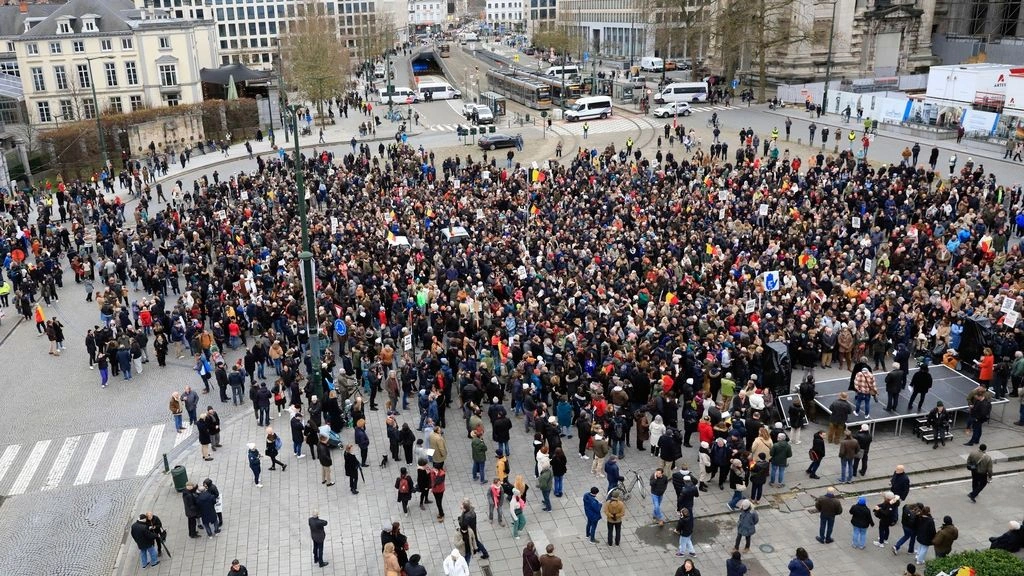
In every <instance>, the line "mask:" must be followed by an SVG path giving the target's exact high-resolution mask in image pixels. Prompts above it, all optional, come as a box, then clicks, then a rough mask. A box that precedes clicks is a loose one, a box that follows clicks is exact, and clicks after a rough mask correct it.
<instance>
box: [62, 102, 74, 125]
mask: <svg viewBox="0 0 1024 576" xmlns="http://www.w3.org/2000/svg"><path fill="white" fill-rule="evenodd" d="M60 117H61V120H64V121H65V122H73V121H74V120H75V103H74V102H72V101H71V100H61V101H60Z"/></svg>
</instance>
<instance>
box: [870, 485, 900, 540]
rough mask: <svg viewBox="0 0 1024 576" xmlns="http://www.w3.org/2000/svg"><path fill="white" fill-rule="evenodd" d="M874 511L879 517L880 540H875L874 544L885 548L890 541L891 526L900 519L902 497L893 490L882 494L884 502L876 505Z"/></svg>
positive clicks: (876, 516)
mask: <svg viewBox="0 0 1024 576" xmlns="http://www.w3.org/2000/svg"><path fill="white" fill-rule="evenodd" d="M872 513H873V514H874V515H875V518H878V540H875V541H874V545H875V546H878V547H879V548H885V544H886V542H888V541H889V532H890V528H892V527H893V526H895V525H896V522H898V521H899V515H900V497H899V496H897V495H895V494H893V493H892V492H888V491H887V492H885V493H884V494H882V502H881V503H880V504H878V506H875V507H874V509H873V510H872Z"/></svg>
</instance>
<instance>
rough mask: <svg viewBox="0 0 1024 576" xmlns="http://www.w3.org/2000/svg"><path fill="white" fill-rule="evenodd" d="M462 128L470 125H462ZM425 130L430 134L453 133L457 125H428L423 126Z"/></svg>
mask: <svg viewBox="0 0 1024 576" xmlns="http://www.w3.org/2000/svg"><path fill="white" fill-rule="evenodd" d="M463 126H470V124H463ZM425 127H426V129H427V130H430V131H431V132H453V133H454V132H455V130H456V129H457V128H458V127H459V125H458V124H429V125H427V126H425Z"/></svg>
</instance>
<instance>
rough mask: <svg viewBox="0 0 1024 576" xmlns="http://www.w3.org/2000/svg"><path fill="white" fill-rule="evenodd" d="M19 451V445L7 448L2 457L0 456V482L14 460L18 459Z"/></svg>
mask: <svg viewBox="0 0 1024 576" xmlns="http://www.w3.org/2000/svg"><path fill="white" fill-rule="evenodd" d="M20 451H21V445H20V444H14V445H12V446H8V447H7V449H6V450H4V453H3V456H0V480H3V479H4V476H6V475H7V471H8V470H10V469H11V465H12V464H14V459H15V458H17V457H18V452H20Z"/></svg>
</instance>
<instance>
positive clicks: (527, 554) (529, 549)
mask: <svg viewBox="0 0 1024 576" xmlns="http://www.w3.org/2000/svg"><path fill="white" fill-rule="evenodd" d="M539 571H540V558H539V557H538V556H537V548H536V546H535V545H534V543H533V541H530V542H527V543H526V547H525V548H523V574H530V575H531V576H533V575H535V574H537V572H539ZM446 576H447V575H446Z"/></svg>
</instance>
